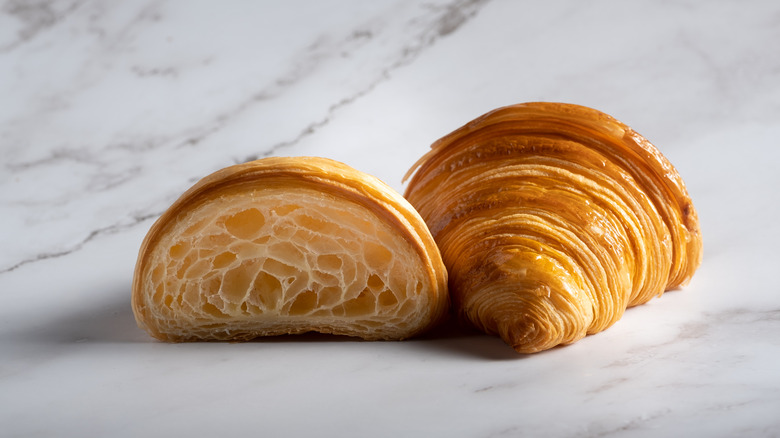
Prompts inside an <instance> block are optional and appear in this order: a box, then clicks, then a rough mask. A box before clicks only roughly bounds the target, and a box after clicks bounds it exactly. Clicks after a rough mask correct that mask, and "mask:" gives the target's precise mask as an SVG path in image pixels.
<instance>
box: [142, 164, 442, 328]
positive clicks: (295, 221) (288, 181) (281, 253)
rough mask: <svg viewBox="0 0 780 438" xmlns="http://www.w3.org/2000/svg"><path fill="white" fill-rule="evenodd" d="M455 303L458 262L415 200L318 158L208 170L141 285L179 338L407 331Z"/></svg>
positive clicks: (171, 221) (157, 235) (154, 233)
mask: <svg viewBox="0 0 780 438" xmlns="http://www.w3.org/2000/svg"><path fill="white" fill-rule="evenodd" d="M448 306H449V297H448V293H447V272H446V270H445V268H444V264H443V263H442V260H441V256H440V255H439V252H438V248H437V247H436V244H435V242H434V240H433V238H432V237H431V235H430V233H429V232H428V229H427V227H426V225H425V223H424V222H423V220H422V218H420V216H419V215H418V214H417V212H416V211H415V210H414V209H413V208H412V207H411V205H409V203H408V202H407V201H406V200H405V199H404V198H403V197H402V196H401V195H400V194H399V193H397V192H396V191H395V190H393V189H392V188H390V187H389V186H387V185H386V184H384V183H383V182H381V181H380V180H378V179H377V178H375V177H373V176H370V175H367V174H365V173H362V172H359V171H357V170H355V169H353V168H351V167H348V166H347V165H345V164H342V163H339V162H336V161H332V160H328V159H324V158H312V157H302V158H266V159H262V160H257V161H252V162H249V163H245V164H240V165H236V166H231V167H228V168H225V169H222V170H219V171H217V172H215V173H213V174H212V175H209V176H207V177H205V178H203V179H202V180H200V181H199V182H198V183H196V184H195V185H194V186H193V187H192V188H190V189H189V190H187V191H186V192H185V193H184V194H183V195H182V196H181V197H180V198H179V199H178V200H177V201H176V202H175V203H174V204H173V205H172V206H171V207H170V208H169V209H168V210H167V211H166V212H165V213H164V214H163V215H162V216H161V217H160V218H159V219H158V220H157V222H155V223H154V225H153V226H152V227H151V229H150V231H149V233H148V234H147V236H146V238H145V239H144V241H143V244H142V246H141V249H140V251H139V255H138V261H137V264H136V269H135V273H134V277H133V287H132V307H133V311H134V314H135V318H136V321H137V323H138V325H139V326H140V327H141V328H143V329H145V330H146V331H147V332H149V334H151V335H152V336H153V337H155V338H158V339H160V340H164V341H170V342H180V341H195V340H230V341H243V340H249V339H252V338H256V337H259V336H268V335H279V334H295V333H303V332H309V331H315V332H321V333H332V334H341V335H349V336H356V337H360V338H363V339H367V340H380V339H382V340H397V339H403V338H407V337H410V336H414V335H416V334H418V333H421V332H423V331H425V330H427V329H429V328H431V327H432V326H433V325H435V324H436V323H437V322H439V321H440V320H441V319H442V317H443V316H444V315H445V314H446V312H447V309H448Z"/></svg>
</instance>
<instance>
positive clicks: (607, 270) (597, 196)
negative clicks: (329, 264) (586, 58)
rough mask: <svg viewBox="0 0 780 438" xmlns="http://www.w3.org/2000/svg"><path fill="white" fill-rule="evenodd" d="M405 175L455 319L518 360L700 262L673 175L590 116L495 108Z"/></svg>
mask: <svg viewBox="0 0 780 438" xmlns="http://www.w3.org/2000/svg"><path fill="white" fill-rule="evenodd" d="M410 176H411V180H410V182H409V185H408V186H407V189H406V192H405V196H406V198H407V199H408V200H409V201H410V202H411V204H412V205H413V206H414V207H415V208H417V210H418V211H419V212H420V214H421V215H422V217H423V218H424V219H425V221H426V223H427V224H428V226H429V228H430V230H431V233H432V234H433V236H434V239H435V240H436V242H437V244H438V245H439V248H440V250H441V253H442V258H443V259H444V263H445V265H446V266H447V269H448V271H449V276H450V281H449V286H450V294H451V298H452V300H453V304H454V307H455V310H456V312H457V313H458V315H459V316H460V318H461V319H462V320H465V321H466V322H467V323H470V324H471V325H473V326H475V327H477V328H479V329H481V330H483V331H485V332H487V333H489V334H496V335H499V336H501V338H502V339H503V340H504V341H505V342H507V343H508V344H509V345H511V346H512V347H514V348H515V350H517V351H518V352H523V353H530V352H537V351H542V350H546V349H549V348H552V347H554V346H556V345H561V344H570V343H572V342H575V341H577V340H578V339H581V338H582V337H584V336H585V335H587V334H592V333H597V332H599V331H602V330H604V329H606V328H607V327H609V326H611V325H612V324H614V323H615V322H616V321H617V320H618V319H620V318H621V316H622V315H623V312H624V311H625V309H626V308H627V307H629V306H635V305H639V304H643V303H645V302H647V301H648V300H650V299H651V298H653V297H656V296H660V295H661V294H662V293H663V292H664V291H666V290H669V289H674V288H678V287H680V286H682V285H685V284H687V283H688V281H689V280H690V279H691V277H692V276H693V273H694V272H695V270H696V268H697V267H698V266H699V264H700V263H701V259H702V239H701V232H700V229H699V222H698V216H697V213H696V210H695V209H694V207H693V203H692V202H691V199H690V197H689V195H688V192H687V189H686V187H685V184H684V183H683V180H682V178H681V177H680V175H679V173H678V172H677V170H676V169H675V168H674V166H672V164H671V163H670V162H669V161H668V160H667V159H666V158H665V157H664V156H663V155H662V154H661V152H659V151H658V149H657V148H656V147H655V146H653V145H652V144H651V143H650V142H649V141H648V140H647V139H645V138H644V137H642V136H641V135H639V134H638V133H636V132H635V131H634V130H632V129H631V128H630V127H628V126H626V125H625V124H623V123H621V122H620V121H618V120H616V119H614V118H613V117H611V116H609V115H607V114H604V113H602V112H600V111H597V110H594V109H591V108H587V107H583V106H579V105H572V104H565V103H547V102H531V103H524V104H518V105H512V106H507V107H503V108H499V109H496V110H494V111H491V112H489V113H487V114H485V115H483V116H481V117H478V118H477V119H475V120H473V121H471V122H469V123H467V124H466V125H464V126H463V127H461V128H459V129H457V130H455V131H454V132H452V133H450V134H449V135H447V136H445V137H443V138H441V139H440V140H438V141H436V142H435V143H434V144H433V145H432V147H431V150H430V151H429V152H428V153H427V154H425V155H424V156H423V157H421V158H420V159H419V160H418V162H417V163H416V164H415V165H414V166H413V167H412V168H411V169H410V170H409V172H408V173H407V175H406V177H405V178H404V179H405V180H406V179H408V178H409V177H410Z"/></svg>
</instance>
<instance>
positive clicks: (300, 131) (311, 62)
mask: <svg viewBox="0 0 780 438" xmlns="http://www.w3.org/2000/svg"><path fill="white" fill-rule="evenodd" d="M778 42H780V4H778V3H777V2H774V1H752V2H741V1H715V2H691V1H668V2H667V1H664V2H660V1H654V0H653V1H651V0H643V1H634V2H617V1H592V2H578V1H574V0H569V1H558V2H516V1H509V0H504V1H500V0H494V1H482V0H456V1H448V0H433V1H425V2H415V1H403V0H394V1H390V0H383V1H370V2H364V1H357V0H340V1H330V2H320V1H311V0H310V1H303V0H294V1H285V2H264V1H258V2H250V1H244V2H242V1H234V2H206V1H194V2H193V1H167V0H158V1H130V2H115V1H108V0H105V1H93V0H63V1H56V2H55V1H47V0H40V1H34V2H33V1H23V0H8V1H5V2H3V3H2V6H0V96H1V98H0V154H1V157H2V161H0V212H1V213H0V223H1V224H2V227H0V248H2V250H0V302H2V305H0V430H1V431H2V432H0V435H2V436H25V437H28V436H36V437H37V436H113V437H123V436H127V437H137V436H144V435H152V436H163V435H168V436H208V435H217V434H218V435H221V436H227V435H230V434H242V435H244V436H246V435H250V436H252V435H255V436H361V437H364V436H388V437H390V436H393V437H395V436H455V437H458V436H463V437H504V436H506V437H509V436H548V437H559V436H578V437H612V436H616V437H635V436H778V435H780V418H779V417H778V415H777V413H778V412H780V365H778V364H780V287H778V283H777V281H776V279H775V277H774V274H775V273H776V272H777V270H778V269H779V268H778V266H779V264H778V262H779V261H780V257H778V250H777V248H778V247H779V246H780V225H778V220H777V217H778V214H779V213H780V208H778V200H780V199H779V198H778V195H777V189H778V187H780V148H778V144H777V142H778V140H777V139H778V138H780V55H779V54H778V52H777V44H778ZM537 100H545V101H563V102H572V103H578V104H582V105H587V106H591V107H594V108H597V109H600V110H602V111H605V112H607V113H610V114H612V115H614V116H615V117H617V118H618V119H621V120H622V121H624V122H626V123H627V124H629V125H631V126H632V127H634V128H635V129H636V130H637V131H639V132H640V133H642V134H644V135H645V136H646V137H648V138H649V139H650V140H651V141H652V142H654V143H655V144H656V145H657V146H658V147H659V148H660V149H661V151H662V152H663V153H664V154H665V155H666V156H667V157H669V159H670V160H671V161H672V162H673V163H674V164H675V165H676V167H677V168H678V170H679V171H680V173H681V174H682V176H683V178H684V179H685V180H686V182H687V184H688V189H689V191H690V193H691V195H692V197H693V200H694V203H695V205H696V207H697V209H698V212H699V216H700V218H701V224H702V230H703V235H704V242H705V254H704V263H703V265H702V267H701V268H700V270H699V271H698V273H697V275H696V276H695V277H694V279H693V281H692V283H691V284H690V285H689V286H688V287H687V288H685V289H684V290H681V291H675V292H671V293H668V294H665V295H664V296H663V297H662V298H660V299H657V300H653V301H652V302H650V303H649V304H647V305H645V306H641V307H637V308H633V309H630V310H629V311H627V312H626V314H625V316H624V317H623V319H622V320H621V321H619V322H618V323H617V324H616V325H614V326H613V327H611V328H610V329H608V330H607V331H605V332H603V333H600V334H598V335H595V336H590V337H587V338H586V339H584V340H582V341H580V342H578V343H576V344H574V345H572V346H568V347H564V348H557V349H553V350H551V351H547V352H544V353H540V354H535V355H530V356H522V355H517V354H515V353H514V352H513V351H512V350H511V349H510V348H509V347H507V346H505V345H504V344H503V343H502V342H501V341H500V340H498V339H496V338H492V337H488V336H484V335H480V334H476V333H472V332H468V331H463V330H459V329H457V328H452V327H449V328H447V327H445V328H443V329H440V330H438V331H436V332H434V333H431V334H429V335H427V336H423V337H421V338H418V339H414V340H410V341H405V342H378V343H368V342H358V341H353V340H348V339H342V338H333V337H327V336H309V335H305V336H300V337H281V338H274V339H268V340H262V341H259V342H253V343H247V344H185V345H168V344H163V343H160V342H156V341H153V340H152V339H151V338H150V337H148V336H147V335H146V333H145V332H143V331H141V330H140V329H138V328H137V327H136V325H135V322H134V320H133V316H132V312H131V309H130V303H129V301H130V281H131V275H132V270H133V267H134V264H135V258H136V254H137V251H138V247H139V245H140V242H141V239H142V238H143V236H144V235H145V233H146V231H147V230H148V229H149V227H150V225H151V224H152V222H153V220H154V219H155V218H156V217H157V216H158V215H159V214H160V213H161V212H162V211H163V210H164V209H165V208H166V207H167V206H168V205H169V204H170V203H171V202H172V201H173V200H174V199H176V198H177V197H178V195H179V194H180V193H181V192H183V191H184V190H185V189H186V188H187V187H189V186H190V185H191V184H193V183H194V182H195V181H196V180H197V179H199V178H200V177H202V176H204V175H206V174H208V173H210V172H212V171H214V170H216V169H218V168H221V167H224V166H227V165H230V164H233V163H238V162H243V161H246V160H249V159H253V158H257V157H264V156H276V155H320V156H326V157H331V158H335V159H338V160H341V161H344V162H346V163H347V164H350V165H352V166H353V167H356V168H358V169H360V170H363V171H366V172H369V173H373V174H375V175H377V176H379V177H380V178H381V179H383V180H385V181H387V182H388V183H389V184H390V185H391V186H393V187H395V188H397V189H398V190H403V185H402V183H401V177H402V175H403V174H404V173H405V171H406V170H407V169H408V167H410V166H411V164H412V163H413V162H414V161H415V160H416V159H417V158H418V157H419V156H420V155H421V154H422V153H424V151H426V150H427V148H428V145H430V143H431V142H432V141H434V140H435V139H437V138H439V137H440V136H442V135H444V134H446V133H448V132H450V131H451V130H453V129H455V128H457V127H458V126H460V125H461V124H463V123H465V122H467V121H468V120H471V119H472V118H474V117H476V116H478V115H480V114H482V113H484V112H486V111H488V110H491V109H493V108H496V107H499V106H503V105H507V104H512V103H519V102H525V101H537Z"/></svg>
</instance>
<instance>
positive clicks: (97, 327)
mask: <svg viewBox="0 0 780 438" xmlns="http://www.w3.org/2000/svg"><path fill="white" fill-rule="evenodd" d="M102 295H103V296H104V297H105V299H103V300H99V301H93V302H91V303H90V305H89V306H87V307H83V308H80V309H79V310H78V311H73V312H63V313H61V314H60V315H58V316H57V317H54V318H50V319H47V320H45V321H42V322H41V323H39V324H31V325H30V326H29V327H28V328H25V329H22V330H21V331H19V332H16V333H13V334H11V335H10V337H11V338H13V339H14V340H17V341H21V342H23V343H25V344H28V345H29V346H30V347H31V348H33V347H35V348H37V349H40V347H42V346H43V347H46V348H45V349H46V350H47V354H54V353H55V351H53V350H52V347H63V348H65V347H68V348H69V347H71V346H73V345H85V344H86V345H88V344H102V343H105V344H138V343H158V344H162V345H164V343H161V342H159V341H156V340H154V339H153V338H152V337H150V336H148V335H147V334H146V333H145V332H144V331H143V330H141V329H140V328H138V326H137V325H136V322H135V318H134V316H133V311H132V308H131V306H130V303H129V299H128V296H129V293H128V291H127V289H126V287H124V286H122V287H113V288H112V287H107V288H106V289H105V293H104V294H102ZM364 342H365V343H369V342H371V341H363V340H361V339H359V338H354V337H349V336H339V335H330V334H323V333H316V332H309V333H303V334H297V335H280V336H267V337H259V338H255V339H253V340H251V341H249V343H251V344H269V345H270V344H282V343H289V344H298V345H302V346H303V345H305V344H308V343H318V344H325V343H334V344H341V343H364ZM377 342H380V343H384V342H383V341H377ZM211 343H214V342H211ZM216 343H217V344H224V342H216ZM395 343H396V342H394V341H388V342H387V344H388V345H390V344H395ZM397 344H398V345H402V344H403V345H404V346H408V347H411V348H413V349H415V350H418V351H424V352H427V353H432V354H444V355H448V356H457V357H463V358H480V359H488V360H510V359H511V360H518V359H522V358H526V357H528V356H529V355H525V354H518V353H516V352H515V351H514V350H513V349H512V348H511V347H509V346H507V345H506V344H505V343H504V342H503V341H502V340H501V339H500V338H499V337H496V336H488V335H485V334H484V333H482V332H479V331H477V330H475V329H472V328H468V327H465V326H463V325H461V324H459V323H457V322H456V320H455V319H454V318H449V319H447V320H445V321H444V322H443V323H441V324H440V325H438V326H436V327H434V328H433V329H432V330H430V331H428V332H426V333H423V334H421V335H419V336H416V337H413V338H411V339H407V340H404V341H399V342H398V343H397ZM36 346H37V347H36ZM554 350H555V349H553V351H554Z"/></svg>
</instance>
